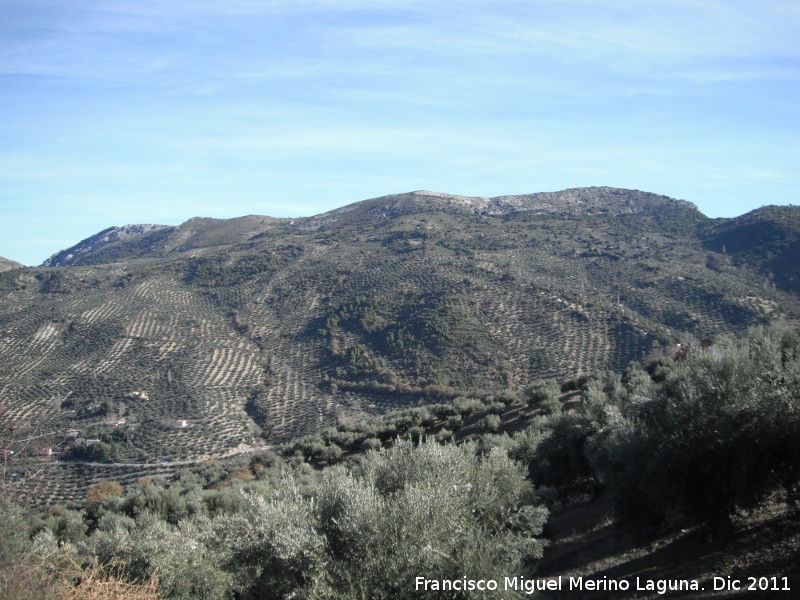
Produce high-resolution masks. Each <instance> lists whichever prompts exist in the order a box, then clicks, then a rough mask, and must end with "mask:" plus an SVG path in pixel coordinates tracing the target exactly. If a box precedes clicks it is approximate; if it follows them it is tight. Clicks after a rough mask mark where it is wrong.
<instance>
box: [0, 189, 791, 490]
mask: <svg viewBox="0 0 800 600" xmlns="http://www.w3.org/2000/svg"><path fill="white" fill-rule="evenodd" d="M773 212H775V211H770V210H767V211H766V212H765V213H763V214H761V215H760V216H759V218H758V219H757V220H756V222H757V223H760V224H761V225H759V227H762V228H763V229H764V231H768V227H769V226H768V224H769V223H771V222H772V221H776V222H777V221H779V220H783V221H785V222H786V224H785V226H782V228H779V227H778V225H777V224H776V225H774V227H775V228H776V229H775V231H776V232H777V233H776V234H775V235H777V236H778V237H779V239H780V240H784V239H785V240H787V241H775V239H773V238H772V237H769V236H768V239H766V240H761V241H758V242H757V243H756V242H755V241H754V242H753V243H751V244H750V245H748V242H747V239H748V238H747V231H749V230H748V229H747V228H748V227H752V223H751V222H752V221H753V219H754V217H753V216H752V213H751V215H749V216H748V215H745V216H744V217H740V218H739V219H729V220H722V221H715V220H712V219H709V218H707V217H705V216H704V215H703V214H702V213H700V212H699V211H698V210H697V208H696V207H695V206H694V205H692V204H690V203H688V202H685V201H680V200H674V199H671V198H667V197H665V196H659V195H656V194H650V193H646V192H639V191H633V190H620V189H614V188H604V187H601V188H581V189H573V190H565V191H562V192H554V193H542V194H530V195H524V196H500V197H495V198H472V197H463V196H453V195H448V194H442V193H437V192H427V191H420V192H412V193H407V194H397V195H391V196H385V197H382V198H375V199H371V200H365V201H362V202H357V203H355V204H351V205H349V206H345V207H342V208H339V209H336V210H332V211H330V212H327V213H324V214H321V215H317V216H314V217H307V218H297V219H276V218H271V217H261V216H246V217H241V218H237V219H229V220H217V219H199V218H198V219H191V220H189V221H187V222H186V223H184V224H183V225H180V226H177V227H172V226H163V225H134V226H127V227H119V228H117V227H113V228H110V229H106V230H105V231H103V232H100V233H98V234H97V235H95V236H93V237H91V238H89V239H87V240H84V241H83V242H81V243H79V244H77V245H76V246H74V247H72V248H70V249H67V250H64V251H62V252H60V253H58V254H56V255H54V256H53V257H52V258H51V259H49V260H48V261H47V263H46V264H45V265H43V266H42V267H36V268H27V269H21V270H14V271H7V272H5V273H2V274H0V414H3V419H2V423H4V424H5V425H6V426H7V427H8V428H9V429H7V430H6V431H5V433H3V432H0V436H5V437H4V438H2V439H10V438H11V437H13V436H12V433H11V432H10V428H11V427H14V428H16V431H17V432H19V431H20V430H22V429H24V427H32V426H34V425H36V426H37V427H45V425H46V426H47V427H48V428H49V430H51V431H67V430H69V429H73V430H75V431H74V432H73V433H72V434H71V435H72V437H76V436H77V437H78V438H79V439H96V440H100V442H101V443H100V445H96V446H95V450H92V451H91V452H88V453H86V455H87V456H88V457H90V458H91V459H92V460H101V461H102V460H106V461H107V460H112V461H113V462H116V463H120V462H122V461H128V462H129V463H131V465H139V466H137V467H136V468H134V466H130V467H129V469H128V471H126V472H128V473H129V474H130V476H131V477H133V476H134V473H140V472H145V471H147V469H148V468H150V467H147V468H146V467H145V466H143V465H147V464H148V463H155V462H156V461H158V460H166V461H168V462H170V463H175V462H176V461H190V460H200V459H203V458H205V457H213V456H220V455H223V454H226V453H231V452H235V451H239V450H244V449H246V448H249V447H254V446H260V445H263V444H271V443H276V442H282V441H287V440H289V439H292V438H293V437H296V436H299V435H302V434H305V433H309V432H313V431H316V430H318V429H320V428H322V427H325V426H327V425H329V424H332V423H334V422H336V421H337V420H348V419H352V418H357V417H360V416H365V415H367V414H374V413H380V412H383V411H386V410H388V409H390V408H395V407H400V406H405V405H409V404H416V403H420V402H427V401H431V400H435V399H442V398H444V399H446V398H451V397H454V396H457V395H481V394H485V393H490V392H493V391H498V390H501V389H507V388H512V389H514V388H519V387H520V386H523V385H526V384H528V383H530V382H532V381H534V380H536V379H538V378H545V377H556V378H558V379H564V378H567V377H573V376H575V375H578V374H587V373H591V372H594V371H597V370H605V369H621V368H623V367H624V366H625V365H626V364H627V362H628V361H630V360H641V359H642V358H643V357H644V356H645V355H646V354H648V353H649V352H650V351H651V350H652V349H653V348H654V347H656V346H658V345H659V344H663V343H667V342H670V341H679V340H683V341H688V340H693V339H703V338H706V337H712V336H715V335H719V334H721V333H724V332H740V331H742V330H743V329H744V328H746V327H747V326H749V325H752V324H755V323H760V322H765V321H767V320H768V319H771V318H775V317H782V318H786V319H795V318H797V317H798V315H800V304H798V297H797V295H796V293H795V292H796V290H795V289H794V288H793V287H792V285H791V282H792V281H794V280H792V279H791V277H793V276H794V275H793V273H794V272H793V271H792V268H796V267H793V265H794V264H797V263H791V261H790V260H789V258H786V257H790V256H791V252H792V250H791V247H792V246H791V241H790V238H791V236H792V235H793V234H792V232H793V231H795V230H796V227H797V215H796V213H784V211H781V210H778V211H777V212H775V214H780V215H781V219H777V217H776V216H775V215H774V214H773ZM765 235H766V234H765ZM721 244H725V248H724V249H723V248H722V246H721ZM771 244H772V245H774V246H775V248H776V249H775V250H774V251H772V250H770V251H767V250H764V248H771V247H772V246H771ZM723 250H724V251H723ZM752 257H755V258H753V259H752V260H753V262H752V263H751V262H749V261H750V260H751V258H752ZM780 257H784V258H780ZM767 267H770V268H774V271H773V277H772V279H769V280H767V279H765V278H766V277H767V276H766V275H765V274H764V269H765V268H767ZM772 281H774V282H777V283H778V284H779V285H772V283H771V282H772ZM765 282H767V283H768V284H765ZM784 282H787V283H786V285H784ZM142 392H143V393H142ZM123 421H124V423H123ZM0 427H2V425H0ZM54 444H55V445H56V446H57V447H58V448H61V449H68V448H71V450H70V452H72V453H73V454H72V456H73V457H76V456H78V457H79V456H81V453H80V452H79V451H76V443H75V442H71V441H69V440H65V439H60V440H56V441H55V442H54ZM78 446H79V444H78ZM97 448H100V449H101V450H102V451H100V450H97ZM78 450H80V448H78ZM76 452H77V454H76ZM87 468H88V467H87ZM92 468H93V469H99V468H100V467H92ZM114 468H117V467H114ZM119 468H122V467H119ZM152 468H155V467H152ZM143 470H144V471H143ZM147 472H150V471H147ZM54 485H55V484H54ZM70 485H72V484H67V483H64V484H63V486H64V489H62V490H61V491H60V492H56V491H51V492H49V493H51V494H54V497H61V496H64V495H65V494H66V495H67V496H68V493H67V491H65V490H67V489H68V488H69V489H70V490H74V489H78V488H77V487H76V486H73V487H70ZM69 493H78V492H75V491H73V492H69Z"/></svg>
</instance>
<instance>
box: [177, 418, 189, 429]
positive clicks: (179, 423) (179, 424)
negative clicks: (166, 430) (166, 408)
mask: <svg viewBox="0 0 800 600" xmlns="http://www.w3.org/2000/svg"><path fill="white" fill-rule="evenodd" d="M188 426H189V421H187V420H186V419H178V420H177V421H175V427H179V428H181V429H183V428H184V427H188Z"/></svg>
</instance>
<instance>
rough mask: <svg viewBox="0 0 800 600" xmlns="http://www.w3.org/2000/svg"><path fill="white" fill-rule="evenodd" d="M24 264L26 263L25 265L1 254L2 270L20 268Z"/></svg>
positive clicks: (0, 264) (0, 263) (0, 269)
mask: <svg viewBox="0 0 800 600" xmlns="http://www.w3.org/2000/svg"><path fill="white" fill-rule="evenodd" d="M24 266H25V265H23V264H22V263H18V262H17V261H15V260H10V259H8V258H4V257H2V256H0V272H2V271H8V270H10V269H20V268H22V267H24Z"/></svg>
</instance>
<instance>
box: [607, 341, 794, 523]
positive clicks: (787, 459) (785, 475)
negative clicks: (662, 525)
mask: <svg viewBox="0 0 800 600" xmlns="http://www.w3.org/2000/svg"><path fill="white" fill-rule="evenodd" d="M797 340H798V335H797V332H796V331H793V330H788V329H784V328H781V327H777V326H774V327H771V328H758V329H754V330H752V331H751V332H750V333H749V335H748V336H747V337H745V338H741V339H733V338H726V339H721V340H720V341H719V342H718V343H717V344H715V345H714V346H712V347H711V348H710V349H709V350H708V351H706V352H703V351H694V352H690V353H689V354H688V356H687V358H686V359H685V360H684V361H682V362H680V363H677V364H676V365H675V367H674V368H673V369H672V371H671V372H670V373H669V375H668V376H667V378H666V380H665V381H664V383H663V384H661V385H660V386H659V387H658V388H657V389H656V390H655V391H654V392H651V394H650V398H649V399H648V400H647V401H644V402H642V403H641V404H640V407H639V409H638V410H635V411H628V412H627V416H626V415H623V414H622V413H620V414H618V415H617V416H616V418H614V419H609V420H608V421H607V423H606V424H605V426H604V428H603V429H602V431H600V432H598V434H597V436H596V439H595V440H594V442H593V444H592V446H593V452H594V455H595V463H596V465H597V468H598V471H599V473H600V474H601V476H602V477H603V479H604V481H605V483H606V485H607V486H609V487H610V488H611V489H612V491H613V492H614V493H615V494H616V496H617V500H618V507H619V511H620V514H621V516H622V517H623V518H628V519H630V520H639V521H646V522H651V523H657V522H658V521H659V520H660V519H663V518H664V516H665V515H666V514H667V513H668V512H669V511H670V510H672V509H675V508H677V509H679V510H682V511H684V512H686V513H687V514H688V515H690V516H692V517H694V518H697V519H701V520H712V521H714V522H717V523H720V522H724V521H725V520H726V519H728V518H729V517H730V516H731V515H732V514H733V512H734V510H735V509H737V508H751V507H753V506H756V505H757V504H758V503H759V502H761V501H762V500H763V499H764V498H765V497H766V496H767V495H768V494H769V493H771V492H772V491H774V490H775V489H777V488H779V487H781V486H783V487H787V488H791V487H792V486H794V485H796V483H797V480H798V475H799V474H800V452H798V450H797V445H796V440H797V439H798V438H797V436H798V435H800V354H799V353H798V342H797ZM629 383H630V382H629ZM642 387H644V388H646V387H648V386H647V385H644V386H639V387H638V388H637V389H639V390H641V389H642Z"/></svg>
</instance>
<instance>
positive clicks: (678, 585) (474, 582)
mask: <svg viewBox="0 0 800 600" xmlns="http://www.w3.org/2000/svg"><path fill="white" fill-rule="evenodd" d="M415 586H416V590H417V591H420V592H424V591H454V592H462V591H464V592H469V591H481V592H483V591H489V592H493V591H508V590H514V591H518V592H524V593H526V594H533V593H534V592H537V591H570V590H572V591H596V592H626V591H629V590H630V591H650V592H656V593H658V594H666V593H667V592H672V591H695V590H696V591H700V590H702V589H703V588H702V587H701V586H700V583H699V582H698V581H697V580H695V579H645V578H641V577H636V578H635V580H633V581H632V582H631V581H628V580H627V579H609V578H608V577H603V578H601V579H589V578H586V577H562V576H558V577H554V578H552V579H526V578H524V577H504V578H503V580H502V581H499V580H497V579H469V578H467V577H464V578H462V579H426V578H425V577H417V578H416V580H415Z"/></svg>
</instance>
